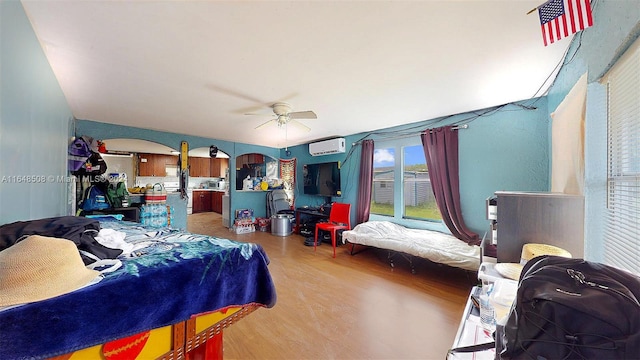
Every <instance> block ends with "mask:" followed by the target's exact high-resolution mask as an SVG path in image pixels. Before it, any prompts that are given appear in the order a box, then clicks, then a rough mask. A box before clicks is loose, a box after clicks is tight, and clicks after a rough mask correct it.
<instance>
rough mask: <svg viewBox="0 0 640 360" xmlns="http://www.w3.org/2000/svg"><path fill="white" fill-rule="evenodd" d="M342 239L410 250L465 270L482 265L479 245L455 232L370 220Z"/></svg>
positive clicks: (347, 232) (390, 248)
mask: <svg viewBox="0 0 640 360" xmlns="http://www.w3.org/2000/svg"><path fill="white" fill-rule="evenodd" d="M342 239H343V240H342V241H343V242H344V241H345V240H346V241H349V242H350V243H354V244H361V245H367V246H373V247H377V248H380V249H389V250H395V251H400V252H403V253H407V254H409V255H414V256H418V257H421V258H425V259H428V260H431V261H433V262H435V263H439V264H446V265H449V266H454V267H458V268H462V269H465V270H471V271H477V270H478V268H479V267H480V247H479V246H477V245H468V244H467V243H465V242H464V241H462V240H459V239H458V238H456V237H455V236H453V235H449V234H444V233H441V232H437V231H431V230H419V229H409V228H406V227H404V226H400V225H398V224H394V223H392V222H389V221H370V222H366V223H362V224H358V225H356V227H354V228H353V230H349V231H345V232H343V233H342Z"/></svg>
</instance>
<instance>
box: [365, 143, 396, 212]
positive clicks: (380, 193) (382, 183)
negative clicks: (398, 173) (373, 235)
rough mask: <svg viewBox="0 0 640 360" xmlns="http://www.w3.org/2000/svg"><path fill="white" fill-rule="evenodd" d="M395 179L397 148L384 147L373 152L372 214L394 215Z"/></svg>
mask: <svg viewBox="0 0 640 360" xmlns="http://www.w3.org/2000/svg"><path fill="white" fill-rule="evenodd" d="M394 180H395V149H394V148H382V149H375V150H374V152H373V185H372V188H371V208H370V212H371V213H372V214H378V215H389V216H393V214H394V211H393V206H394V205H393V204H394V194H393V188H394V186H393V185H394Z"/></svg>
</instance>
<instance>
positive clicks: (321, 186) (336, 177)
mask: <svg viewBox="0 0 640 360" xmlns="http://www.w3.org/2000/svg"><path fill="white" fill-rule="evenodd" d="M302 174H303V184H304V193H305V194H307V195H319V196H341V195H342V191H341V189H340V163H339V162H338V161H334V162H326V163H320V164H306V165H303V167H302Z"/></svg>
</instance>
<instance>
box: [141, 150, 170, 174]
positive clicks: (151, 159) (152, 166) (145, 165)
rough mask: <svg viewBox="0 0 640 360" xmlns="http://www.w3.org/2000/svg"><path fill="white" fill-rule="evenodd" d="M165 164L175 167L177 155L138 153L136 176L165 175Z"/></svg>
mask: <svg viewBox="0 0 640 360" xmlns="http://www.w3.org/2000/svg"><path fill="white" fill-rule="evenodd" d="M167 165H169V166H174V167H176V166H177V165H178V157H177V156H172V155H164V154H143V153H141V154H138V176H167Z"/></svg>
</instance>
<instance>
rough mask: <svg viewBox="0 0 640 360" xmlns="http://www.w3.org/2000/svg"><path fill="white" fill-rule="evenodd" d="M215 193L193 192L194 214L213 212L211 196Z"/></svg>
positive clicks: (205, 191)
mask: <svg viewBox="0 0 640 360" xmlns="http://www.w3.org/2000/svg"><path fill="white" fill-rule="evenodd" d="M212 194H213V191H207V190H193V205H192V209H193V210H192V212H193V213H194V214H195V213H200V212H209V211H211V205H212V201H211V195H212Z"/></svg>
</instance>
